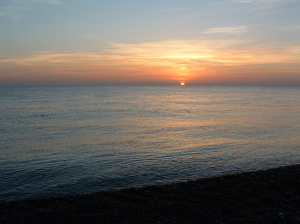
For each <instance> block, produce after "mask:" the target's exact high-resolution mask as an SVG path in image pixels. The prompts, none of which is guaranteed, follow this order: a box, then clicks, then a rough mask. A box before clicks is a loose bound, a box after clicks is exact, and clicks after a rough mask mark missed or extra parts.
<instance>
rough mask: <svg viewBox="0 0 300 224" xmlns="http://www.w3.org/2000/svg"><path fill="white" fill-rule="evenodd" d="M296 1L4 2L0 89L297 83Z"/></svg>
mask: <svg viewBox="0 0 300 224" xmlns="http://www.w3.org/2000/svg"><path fill="white" fill-rule="evenodd" d="M299 8H300V1H299V0H219V1H217V0H211V1H199V0H197V1H196V0H185V1H182V0H172V1H171V0H162V1H161V0H160V1H158V0H154V1H141V0H126V1H121V0H115V1H91V0H85V1H81V0H78V1H71V0H28V1H15V0H5V1H3V2H2V3H0V29H1V35H0V86H35V85H39V86H40V85H126V84H130V85H131V84H133V85H138V84H142V85H147V84H151V85H152V84H155V85H156V84H163V85H169V84H170V85H173V84H175V85H180V83H181V82H184V83H186V85H198V84H201V85H276V86H277V85H284V86H300V38H299V37H300V17H299Z"/></svg>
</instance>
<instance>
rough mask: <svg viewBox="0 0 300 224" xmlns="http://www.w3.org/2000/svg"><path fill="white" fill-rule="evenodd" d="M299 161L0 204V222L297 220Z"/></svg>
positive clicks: (299, 197)
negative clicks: (115, 189) (157, 182)
mask: <svg viewBox="0 0 300 224" xmlns="http://www.w3.org/2000/svg"><path fill="white" fill-rule="evenodd" d="M299 175H300V165H292V166H285V167H279V168H274V169H269V170H262V171H255V172H247V173H239V174H231V175H223V176H218V177H211V178H202V179H198V180H193V181H187V182H179V183H173V184H168V185H160V186H158V185H155V186H148V187H143V188H128V189H122V190H117V191H108V192H107V191H101V192H97V193H93V194H84V195H73V196H65V197H48V198H36V199H26V200H19V201H18V200H16V201H10V202H1V204H0V223H300V179H299Z"/></svg>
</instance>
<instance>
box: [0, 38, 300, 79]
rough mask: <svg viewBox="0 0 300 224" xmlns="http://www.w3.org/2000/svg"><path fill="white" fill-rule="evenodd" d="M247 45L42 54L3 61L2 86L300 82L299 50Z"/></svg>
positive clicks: (156, 45)
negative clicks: (11, 84) (3, 84)
mask: <svg viewBox="0 0 300 224" xmlns="http://www.w3.org/2000/svg"><path fill="white" fill-rule="evenodd" d="M248 43H250V44H252V45H251V47H247V46H243V47H241V46H240V45H241V44H243V45H246V44H247V42H246V41H232V40H227V41H224V40H222V41H220V40H204V41H199V40H193V41H191V40H189V41H187V40H177V41H175V40H173V41H161V42H150V43H142V44H116V43H110V44H109V46H108V47H107V49H105V50H102V52H99V53H90V52H80V53H76V52H75V53H62V52H51V51H47V52H39V53H36V54H33V55H25V56H20V57H13V58H8V59H1V60H0V64H1V72H2V76H1V78H0V81H1V83H6V84H8V85H9V83H15V84H17V85H18V84H19V85H22V84H30V83H31V84H32V85H65V84H67V85H68V84H70V85H73V84H79V85H80V84H81V85H98V84H100V85H101V84H180V83H181V82H186V83H187V84H218V85H219V84H227V85H230V84H233V85H239V84H242V85H245V84H250V85H281V84H282V85H298V84H300V76H299V74H300V66H299V62H300V47H298V48H295V47H294V46H284V47H283V46H281V47H278V46H272V45H270V46H259V45H258V46H253V45H254V44H253V43H251V41H249V42H248Z"/></svg>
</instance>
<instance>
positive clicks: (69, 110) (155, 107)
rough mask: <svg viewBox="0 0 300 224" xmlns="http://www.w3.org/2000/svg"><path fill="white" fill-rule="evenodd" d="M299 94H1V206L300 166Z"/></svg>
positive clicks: (102, 89) (119, 89)
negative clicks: (287, 166)
mask: <svg viewBox="0 0 300 224" xmlns="http://www.w3.org/2000/svg"><path fill="white" fill-rule="evenodd" d="M299 96H300V88H296V87H222V86H184V87H183V86H82V87H79V86H73V87H1V88H0V201H9V200H16V199H23V198H34V197H48V196H60V195H70V194H84V193H90V192H94V191H100V190H113V189H121V188H128V187H139V186H146V185H153V184H166V183H170V182H176V181H185V180H192V179H197V178H201V177H209V176H217V175H222V174H225V173H236V172H243V171H250V170H251V171H252V170H258V169H266V168H272V167H277V166H282V165H290V164H295V163H300V137H299V136H300V97H299Z"/></svg>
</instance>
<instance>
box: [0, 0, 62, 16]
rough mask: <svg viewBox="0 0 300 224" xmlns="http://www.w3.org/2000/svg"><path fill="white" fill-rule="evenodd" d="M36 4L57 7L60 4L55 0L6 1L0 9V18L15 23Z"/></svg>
mask: <svg viewBox="0 0 300 224" xmlns="http://www.w3.org/2000/svg"><path fill="white" fill-rule="evenodd" d="M37 4H50V5H59V4H61V2H60V1H57V0H6V1H5V3H4V5H5V6H3V7H0V16H4V17H7V18H10V19H12V20H14V21H16V20H19V19H21V18H22V17H23V16H24V15H25V13H26V12H28V11H30V10H31V9H32V8H33V7H34V6H36V5H37Z"/></svg>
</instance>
